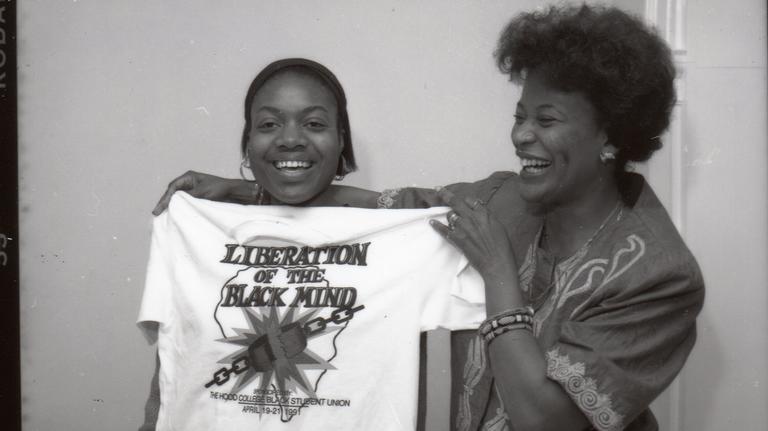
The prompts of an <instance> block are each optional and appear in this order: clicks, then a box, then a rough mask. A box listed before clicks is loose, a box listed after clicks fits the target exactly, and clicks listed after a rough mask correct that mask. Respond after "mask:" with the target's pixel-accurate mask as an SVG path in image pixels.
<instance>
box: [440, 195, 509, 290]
mask: <svg viewBox="0 0 768 431" xmlns="http://www.w3.org/2000/svg"><path fill="white" fill-rule="evenodd" d="M438 196H440V198H441V199H442V200H443V201H444V202H445V203H447V204H448V205H449V206H450V207H451V209H452V210H453V211H451V212H449V213H448V225H447V226H446V225H444V224H442V223H440V222H438V221H436V220H432V221H431V222H430V224H431V225H432V227H433V228H434V229H435V230H436V231H437V232H438V233H440V235H442V236H443V237H444V238H445V239H447V240H448V241H450V242H451V243H452V244H453V245H455V246H456V247H457V248H458V249H459V250H461V251H462V252H463V253H464V255H465V256H466V257H467V260H469V263H471V264H472V266H474V267H475V269H476V270H477V271H478V272H479V273H480V275H481V276H482V277H483V280H485V283H486V286H487V285H488V284H497V285H498V284H501V285H508V284H514V285H515V286H517V277H518V274H517V264H516V263H515V257H514V254H513V252H512V245H511V244H510V242H509V238H508V237H507V231H506V229H504V226H503V225H502V224H501V223H500V222H499V221H498V220H497V219H496V218H495V217H494V216H493V215H492V214H491V213H490V212H489V211H488V209H487V208H486V207H485V203H484V202H482V201H481V200H480V199H474V198H463V199H462V198H460V197H458V196H456V195H455V194H453V193H452V192H451V191H450V190H448V189H442V190H440V192H439V193H438Z"/></svg>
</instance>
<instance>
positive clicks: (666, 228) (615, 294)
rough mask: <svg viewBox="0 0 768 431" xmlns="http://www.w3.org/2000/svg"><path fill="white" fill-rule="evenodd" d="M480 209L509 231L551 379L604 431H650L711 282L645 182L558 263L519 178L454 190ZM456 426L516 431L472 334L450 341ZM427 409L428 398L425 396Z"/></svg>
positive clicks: (397, 195) (418, 200) (403, 204)
mask: <svg viewBox="0 0 768 431" xmlns="http://www.w3.org/2000/svg"><path fill="white" fill-rule="evenodd" d="M447 187H448V188H449V189H451V191H453V192H454V193H456V194H457V195H459V196H468V197H471V198H480V199H482V200H483V201H484V202H487V208H488V210H489V211H490V212H491V213H492V214H494V215H495V216H496V218H497V219H499V220H500V221H501V222H502V223H503V224H504V226H505V228H506V229H507V232H508V237H509V238H510V241H511V243H512V245H513V247H514V252H515V257H516V262H519V263H520V265H519V268H518V270H519V276H520V285H521V288H522V290H523V293H524V294H525V295H526V296H527V299H528V300H529V301H530V303H531V304H532V305H533V307H534V309H535V311H536V314H535V318H534V335H535V336H536V338H537V340H538V342H539V345H540V347H541V348H542V350H543V351H544V352H545V357H546V360H547V376H548V377H549V378H550V379H552V380H553V381H555V382H557V383H559V384H560V385H561V386H562V388H563V390H565V392H566V393H567V394H568V395H569V396H570V397H571V398H572V399H573V401H574V403H575V404H576V405H577V406H578V407H579V409H580V410H581V411H582V412H583V413H584V415H585V416H586V417H587V419H589V421H590V423H591V424H592V427H593V428H594V429H598V430H621V429H627V430H655V429H658V425H657V423H656V420H655V419H654V417H653V414H652V413H651V412H650V410H649V409H648V406H649V405H650V403H651V401H653V400H654V398H656V397H657V396H658V395H659V394H660V393H661V392H662V391H663V390H664V388H666V387H667V386H668V385H669V384H670V383H671V381H672V380H673V379H674V377H675V376H676V375H677V374H678V372H679V371H680V369H681V368H682V366H683V364H684V363H685V360H686V358H687V356H688V354H689V353H690V351H691V349H692V347H693V344H694V341H695V338H696V327H695V319H696V315H697V314H698V313H699V311H700V310H701V307H702V304H703V300H704V283H703V280H702V277H701V272H700V270H699V268H698V265H697V264H696V261H695V259H694V258H693V256H692V254H691V253H690V251H689V250H688V248H687V247H686V246H685V244H684V243H683V240H682V239H681V238H680V235H679V234H678V232H677V230H676V229H675V227H674V225H673V224H672V222H671V220H670V218H669V216H668V215H667V212H666V211H665V210H664V208H663V207H662V205H661V203H660V202H659V200H658V199H657V198H656V196H655V195H654V193H653V191H652V190H651V188H650V187H649V186H648V185H647V184H646V183H645V181H644V180H643V178H642V177H641V176H640V175H636V174H628V180H627V182H626V187H624V188H623V189H622V197H623V202H624V206H623V208H622V209H621V211H620V212H618V213H617V214H615V215H613V217H614V219H613V220H610V222H609V223H607V224H606V225H605V227H604V228H603V229H602V230H600V232H599V233H598V234H597V235H596V236H595V237H594V239H593V241H592V242H591V243H590V244H589V246H588V247H583V248H582V249H581V250H579V251H577V252H576V253H575V254H574V255H572V256H570V257H569V258H567V259H565V260H563V261H560V262H556V261H554V259H553V257H552V256H549V255H548V254H547V253H546V252H545V251H544V250H542V249H541V248H540V247H539V243H540V237H541V234H542V232H541V231H542V218H541V217H540V216H538V215H537V213H536V209H535V208H532V207H530V206H529V205H527V204H526V203H525V202H524V201H522V200H521V198H520V197H519V193H518V190H517V187H518V177H517V176H516V175H515V174H513V173H508V172H497V173H495V174H493V175H491V176H490V177H489V178H487V179H485V180H481V181H478V182H476V183H460V184H453V185H450V186H447ZM379 205H380V206H381V207H386V208H421V207H429V206H434V205H442V203H441V201H440V200H439V199H438V198H437V196H436V193H435V191H434V190H429V189H417V188H407V189H399V190H389V191H386V192H384V193H382V195H381V197H380V199H379ZM451 351H452V361H451V362H452V386H453V388H452V400H451V409H452V414H451V416H452V417H451V427H452V429H454V430H457V431H468V430H472V431H475V430H488V431H491V430H492V431H501V430H511V429H512V426H511V424H510V422H509V420H508V417H507V415H508V412H506V411H505V410H504V408H503V406H502V405H501V401H500V399H499V397H498V394H497V392H496V389H495V387H494V384H493V376H492V374H491V369H490V364H489V363H488V361H489V358H488V355H487V351H486V348H485V346H484V344H483V343H482V342H481V341H480V339H479V338H478V337H477V336H476V335H475V333H474V332H473V331H460V332H454V333H453V334H452V341H451ZM422 398H423V397H422Z"/></svg>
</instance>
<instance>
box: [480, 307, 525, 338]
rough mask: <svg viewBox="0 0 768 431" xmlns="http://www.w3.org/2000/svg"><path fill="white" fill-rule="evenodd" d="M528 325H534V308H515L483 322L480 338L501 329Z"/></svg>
mask: <svg viewBox="0 0 768 431" xmlns="http://www.w3.org/2000/svg"><path fill="white" fill-rule="evenodd" d="M516 323H527V324H529V325H532V324H533V308H531V307H530V306H527V307H520V308H513V309H511V310H505V311H502V312H501V313H498V314H496V315H494V316H491V317H489V318H487V319H485V320H484V321H483V323H482V324H480V328H478V333H479V334H480V336H483V337H484V336H485V335H486V334H489V333H491V332H492V331H494V330H496V329H497V328H499V327H503V326H507V325H511V324H516Z"/></svg>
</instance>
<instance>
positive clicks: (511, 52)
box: [494, 5, 676, 177]
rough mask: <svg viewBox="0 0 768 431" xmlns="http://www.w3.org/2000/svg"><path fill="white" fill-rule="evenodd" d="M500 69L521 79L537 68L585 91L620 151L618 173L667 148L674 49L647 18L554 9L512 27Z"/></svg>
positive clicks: (593, 9) (607, 10)
mask: <svg viewBox="0 0 768 431" xmlns="http://www.w3.org/2000/svg"><path fill="white" fill-rule="evenodd" d="M494 55H495V57H496V63H497V65H498V67H499V69H500V70H501V71H502V72H503V73H506V74H509V75H510V79H511V80H512V81H516V82H520V81H522V80H524V79H525V74H526V73H528V72H529V71H531V70H534V69H535V70H536V73H537V74H541V75H542V76H543V77H544V79H545V80H546V81H547V82H548V84H550V85H552V86H553V87H555V88H557V89H559V90H561V91H576V92H581V93H583V94H584V95H585V96H586V97H587V99H588V100H589V101H590V102H591V103H592V105H593V106H594V107H595V110H596V112H597V114H598V121H599V122H600V123H601V124H602V126H603V127H604V128H605V130H606V133H607V135H608V139H609V141H610V143H611V144H613V145H614V146H615V147H616V148H617V149H618V153H617V155H616V156H617V163H616V174H617V176H619V177H620V176H621V174H622V173H623V172H624V169H625V165H626V163H627V162H628V161H644V160H647V159H648V158H649V157H650V156H651V154H652V153H653V152H654V151H656V150H658V149H659V148H661V145H662V143H661V138H660V135H661V134H662V133H663V132H664V131H665V130H666V129H667V127H668V126H669V121H670V117H671V113H672V109H673V107H674V105H675V101H676V97H675V87H674V79H675V67H674V63H673V60H672V53H671V52H670V49H669V47H668V46H667V44H666V43H665V42H664V41H663V40H662V39H661V38H660V37H659V36H658V35H657V34H656V33H655V32H654V31H653V30H652V29H650V28H648V27H647V26H646V25H645V24H644V23H643V22H642V21H641V20H640V19H638V18H636V17H633V16H631V15H629V14H627V13H625V12H623V11H621V10H619V9H616V8H613V7H603V6H588V5H581V6H562V7H557V6H553V7H550V8H548V9H546V10H542V11H537V12H530V13H523V14H520V15H518V16H516V17H515V18H513V19H512V21H511V22H510V23H509V24H507V26H506V28H505V29H504V30H503V32H502V34H501V37H500V38H499V42H498V46H497V49H496V52H495V53H494Z"/></svg>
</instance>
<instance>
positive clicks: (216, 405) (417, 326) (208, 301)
mask: <svg viewBox="0 0 768 431" xmlns="http://www.w3.org/2000/svg"><path fill="white" fill-rule="evenodd" d="M447 210H448V209H447V208H432V209H426V210H367V209H353V208H296V207H283V206H269V207H267V206H263V207H257V206H242V205H236V204H225V203H219V202H211V201H206V200H199V199H195V198H192V197H191V196H189V195H187V194H186V193H177V194H176V195H175V196H174V197H173V199H172V200H171V203H170V206H169V208H168V210H167V211H166V212H165V213H164V214H162V215H161V216H159V217H157V218H155V220H154V229H153V234H152V245H151V251H150V259H149V266H148V270H147V282H146V286H145V290H144V297H143V300H142V305H141V311H140V313H139V322H148V321H156V322H159V323H160V325H159V337H158V351H159V355H160V363H161V367H160V394H161V407H160V413H159V418H158V423H157V429H158V430H159V431H165V430H183V431H189V430H206V431H212V430H227V431H232V430H246V429H259V430H270V431H272V430H313V431H323V430H334V431H338V430H356V431H357V430H366V431H374V430H413V429H415V428H416V409H417V399H416V398H417V393H418V364H419V333H420V331H424V330H428V329H432V328H435V327H437V326H442V327H446V328H449V329H467V328H474V327H477V325H478V324H479V323H480V322H481V321H482V320H483V319H484V318H485V307H484V304H483V301H484V294H483V285H482V280H481V279H480V277H479V276H478V275H477V273H476V272H475V271H474V270H473V269H472V268H471V267H470V266H468V264H467V261H466V259H465V258H464V257H463V256H462V255H461V254H460V253H459V252H458V251H456V250H455V249H454V248H453V247H452V246H451V245H450V244H448V243H447V242H446V241H445V240H444V239H443V238H441V237H440V236H439V235H438V234H437V233H436V232H435V231H434V230H433V229H432V228H431V227H430V226H429V224H428V223H427V221H428V220H429V219H431V218H439V219H442V218H444V216H445V213H446V212H447Z"/></svg>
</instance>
